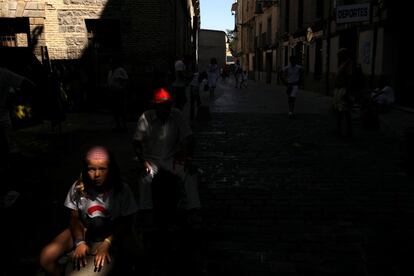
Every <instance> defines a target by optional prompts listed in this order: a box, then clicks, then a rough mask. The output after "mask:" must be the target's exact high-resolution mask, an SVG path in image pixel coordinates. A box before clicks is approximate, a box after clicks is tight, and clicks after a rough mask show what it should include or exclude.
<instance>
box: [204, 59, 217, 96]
mask: <svg viewBox="0 0 414 276" xmlns="http://www.w3.org/2000/svg"><path fill="white" fill-rule="evenodd" d="M207 75H208V87H209V91H210V98H214V91H215V90H216V86H217V81H218V79H219V76H220V68H219V67H218V65H217V59H216V58H211V60H210V64H209V65H208V66H207Z"/></svg>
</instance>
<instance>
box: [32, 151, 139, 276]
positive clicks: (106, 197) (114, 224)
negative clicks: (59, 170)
mask: <svg viewBox="0 0 414 276" xmlns="http://www.w3.org/2000/svg"><path fill="white" fill-rule="evenodd" d="M65 206H66V207H67V208H68V209H69V210H70V226H69V228H67V229H65V230H64V231H63V232H61V233H60V234H59V235H58V236H57V237H56V238H55V239H54V240H53V241H52V242H51V243H49V244H48V245H46V247H44V248H43V250H42V252H41V254H40V264H41V266H42V268H43V269H44V270H45V271H46V272H47V273H48V274H50V275H62V272H63V269H64V268H63V267H62V266H61V265H60V264H59V260H60V258H61V257H63V256H64V255H65V254H66V253H70V255H71V256H72V262H73V270H74V269H76V268H77V269H78V270H80V269H85V270H86V269H87V270H88V271H89V272H93V271H100V270H101V269H102V270H103V269H104V268H103V267H104V266H106V264H107V263H110V262H111V261H112V257H113V255H112V254H113V252H114V250H113V247H116V248H118V249H119V248H120V244H121V238H122V237H123V236H125V235H126V234H127V233H132V232H129V231H132V225H133V220H132V218H133V215H134V214H135V213H136V212H137V211H138V208H137V205H136V203H135V199H134V196H133V193H132V191H131V189H130V187H129V185H128V184H127V183H125V182H123V181H122V180H121V175H120V171H119V167H118V165H117V162H116V161H115V158H114V156H113V155H112V153H110V152H109V150H108V149H106V148H104V147H101V146H94V147H92V148H91V149H90V150H88V151H87V153H86V155H85V157H84V160H83V167H82V172H81V175H80V177H79V179H77V180H76V181H75V183H74V184H73V185H72V186H71V188H70V190H69V192H68V194H67V196H66V200H65ZM91 255H94V256H93V259H92V262H91V260H90V258H88V257H89V256H91ZM87 259H89V264H90V265H92V267H91V266H87ZM105 269H110V266H109V267H108V268H105ZM67 270H68V268H67Z"/></svg>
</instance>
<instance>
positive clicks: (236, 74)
mask: <svg viewBox="0 0 414 276" xmlns="http://www.w3.org/2000/svg"><path fill="white" fill-rule="evenodd" d="M242 75H243V69H242V67H241V65H240V60H237V61H236V64H235V66H234V82H235V84H236V86H235V87H236V88H239V87H240V82H241V78H242Z"/></svg>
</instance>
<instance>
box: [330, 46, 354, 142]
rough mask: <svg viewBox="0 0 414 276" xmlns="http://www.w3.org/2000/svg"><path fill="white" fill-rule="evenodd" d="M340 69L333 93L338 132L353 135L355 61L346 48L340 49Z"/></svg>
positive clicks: (348, 135) (338, 54)
mask: <svg viewBox="0 0 414 276" xmlns="http://www.w3.org/2000/svg"><path fill="white" fill-rule="evenodd" d="M337 56H338V71H337V73H336V78H335V90H334V95H333V110H334V112H335V114H336V127H337V130H336V131H337V133H338V135H340V136H343V135H344V134H345V136H347V137H348V138H349V137H351V136H352V117H351V111H352V104H353V103H352V91H351V89H352V87H353V83H352V80H353V73H354V72H353V63H352V60H351V57H350V55H349V51H348V49H346V48H341V49H339V50H338V53H337ZM344 120H345V121H346V129H345V133H343V121H344Z"/></svg>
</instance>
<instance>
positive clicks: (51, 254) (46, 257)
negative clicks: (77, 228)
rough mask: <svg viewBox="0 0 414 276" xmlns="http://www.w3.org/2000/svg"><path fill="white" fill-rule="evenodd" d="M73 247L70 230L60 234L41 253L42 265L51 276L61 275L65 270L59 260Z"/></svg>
mask: <svg viewBox="0 0 414 276" xmlns="http://www.w3.org/2000/svg"><path fill="white" fill-rule="evenodd" d="M72 247H73V239H72V235H71V233H70V230H69V229H66V230H64V231H63V232H62V233H60V234H59V235H58V236H57V237H56V238H55V239H54V240H53V241H52V242H51V243H49V244H48V245H46V246H45V247H44V248H43V250H42V252H41V253H40V265H41V266H42V268H43V269H44V270H45V271H46V272H47V273H48V274H50V275H61V274H62V270H63V268H62V267H61V266H60V265H59V263H58V260H59V258H61V257H62V256H63V255H64V254H65V252H67V251H69V250H70V249H71V248H72Z"/></svg>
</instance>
